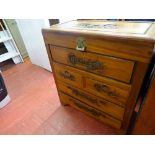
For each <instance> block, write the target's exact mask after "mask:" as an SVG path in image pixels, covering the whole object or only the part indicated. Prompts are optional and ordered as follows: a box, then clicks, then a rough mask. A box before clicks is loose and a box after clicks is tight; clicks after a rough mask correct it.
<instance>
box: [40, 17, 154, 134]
mask: <svg viewBox="0 0 155 155" xmlns="http://www.w3.org/2000/svg"><path fill="white" fill-rule="evenodd" d="M42 33H43V37H44V40H45V45H46V48H47V52H48V56H49V59H50V63H51V66H52V69H53V74H54V78H55V82H56V86H57V89H58V94H59V97H60V101H61V103H62V104H63V105H71V106H73V107H75V108H77V109H79V110H81V111H83V112H85V113H87V114H89V115H91V116H92V117H95V118H96V119H98V120H100V121H102V122H104V123H106V124H108V125H110V126H112V127H113V128H115V129H116V130H117V131H118V132H119V133H122V134H125V133H126V131H127V129H128V126H129V123H130V119H131V116H132V113H133V110H134V107H135V104H136V101H137V98H138V94H139V92H140V88H141V85H142V82H143V79H144V76H145V74H146V71H147V68H148V66H149V63H150V61H151V58H152V55H153V50H154V44H155V24H153V23H138V22H137V23H136V22H122V21H120V22H109V21H104V20H78V21H71V22H66V23H63V24H58V25H54V26H52V27H51V28H49V29H43V30H42Z"/></svg>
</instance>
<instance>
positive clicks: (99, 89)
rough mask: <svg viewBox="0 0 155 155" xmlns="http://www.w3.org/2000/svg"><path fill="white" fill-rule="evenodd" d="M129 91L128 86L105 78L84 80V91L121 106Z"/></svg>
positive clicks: (87, 78) (129, 87)
mask: <svg viewBox="0 0 155 155" xmlns="http://www.w3.org/2000/svg"><path fill="white" fill-rule="evenodd" d="M130 89H131V86H130V85H127V84H124V83H121V82H116V81H114V80H110V79H106V78H99V77H96V78H93V77H86V80H85V90H87V91H89V92H90V93H92V94H96V95H97V96H99V97H102V98H104V99H106V100H108V101H111V102H113V103H116V104H120V105H122V106H124V105H125V103H126V101H127V99H128V97H129V93H130Z"/></svg>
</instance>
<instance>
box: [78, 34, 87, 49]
mask: <svg viewBox="0 0 155 155" xmlns="http://www.w3.org/2000/svg"><path fill="white" fill-rule="evenodd" d="M76 50H78V51H85V50H86V43H85V40H84V38H82V37H78V38H77V40H76Z"/></svg>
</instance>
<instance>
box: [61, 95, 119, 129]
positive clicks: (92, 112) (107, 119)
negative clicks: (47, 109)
mask: <svg viewBox="0 0 155 155" xmlns="http://www.w3.org/2000/svg"><path fill="white" fill-rule="evenodd" d="M59 96H60V100H61V102H63V103H64V104H69V105H71V106H73V107H75V108H77V109H79V110H81V111H83V112H85V113H87V114H89V115H91V116H92V117H94V118H97V119H98V120H100V121H102V122H104V123H106V124H109V125H111V126H112V127H115V128H117V129H120V127H121V121H119V120H117V119H115V118H113V117H111V116H109V115H107V114H105V113H103V112H101V111H98V110H96V109H94V108H93V107H90V106H88V105H86V104H84V103H82V102H81V101H79V100H76V99H74V98H72V97H70V96H68V95H66V94H64V93H61V92H59Z"/></svg>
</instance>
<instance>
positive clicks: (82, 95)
mask: <svg viewBox="0 0 155 155" xmlns="http://www.w3.org/2000/svg"><path fill="white" fill-rule="evenodd" d="M67 88H69V89H70V90H72V93H73V94H75V95H76V96H80V97H82V98H84V99H86V100H88V101H90V102H92V103H97V99H95V98H92V97H90V96H88V95H87V94H85V93H83V92H80V91H79V90H77V89H75V88H71V87H70V86H67Z"/></svg>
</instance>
